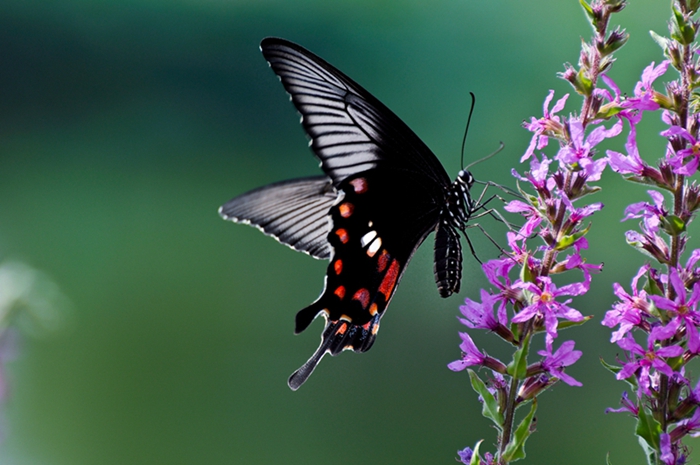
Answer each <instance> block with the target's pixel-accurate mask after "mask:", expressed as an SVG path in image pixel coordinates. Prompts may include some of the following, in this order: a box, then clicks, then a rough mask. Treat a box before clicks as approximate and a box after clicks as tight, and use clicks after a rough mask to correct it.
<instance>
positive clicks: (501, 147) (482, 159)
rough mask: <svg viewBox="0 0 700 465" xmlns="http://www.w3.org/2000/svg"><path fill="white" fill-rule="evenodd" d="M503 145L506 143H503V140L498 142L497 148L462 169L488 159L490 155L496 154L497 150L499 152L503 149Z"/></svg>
mask: <svg viewBox="0 0 700 465" xmlns="http://www.w3.org/2000/svg"><path fill="white" fill-rule="evenodd" d="M505 146H506V145H505V144H504V143H503V142H499V146H498V148H497V149H496V150H494V151H493V152H491V153H489V154H488V155H486V156H485V157H484V158H479V159H478V160H476V161H473V162H471V163H469V166H467V167H466V168H464V169H465V170H468V169H469V168H471V167H472V166H474V165H476V164H477V163H481V162H482V161H486V160H488V159H489V158H491V157H492V156H494V155H496V154H497V153H498V152H500V151H501V150H503V147H505ZM462 155H464V154H462Z"/></svg>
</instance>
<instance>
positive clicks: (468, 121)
mask: <svg viewBox="0 0 700 465" xmlns="http://www.w3.org/2000/svg"><path fill="white" fill-rule="evenodd" d="M469 95H471V96H472V107H471V108H470V109H469V117H468V118H467V127H465V128H464V137H462V158H461V159H460V161H459V166H460V167H463V166H464V146H465V145H466V143H467V133H468V132H469V124H470V123H471V121H472V114H473V113H474V104H475V103H476V97H475V96H474V92H469Z"/></svg>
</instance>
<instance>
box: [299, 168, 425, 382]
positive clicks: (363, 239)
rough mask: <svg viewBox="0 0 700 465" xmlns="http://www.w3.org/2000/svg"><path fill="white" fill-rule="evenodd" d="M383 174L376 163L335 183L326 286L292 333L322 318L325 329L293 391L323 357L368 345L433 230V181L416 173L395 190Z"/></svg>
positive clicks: (362, 348) (301, 313)
mask: <svg viewBox="0 0 700 465" xmlns="http://www.w3.org/2000/svg"><path fill="white" fill-rule="evenodd" d="M386 176H387V174H386V173H385V172H384V171H383V170H382V169H381V168H378V169H375V170H371V171H368V172H365V173H363V174H360V175H357V176H354V177H349V178H346V179H345V180H344V181H343V182H341V184H340V186H339V187H340V189H341V191H342V192H343V197H342V198H341V199H340V200H339V201H338V202H337V203H336V204H335V205H333V207H331V211H330V213H331V220H332V229H331V232H330V234H329V236H328V243H329V244H330V245H331V248H332V250H333V255H332V257H331V261H330V264H329V266H328V270H327V272H326V281H325V288H324V291H323V293H322V294H321V296H320V297H319V299H318V300H316V302H314V303H312V304H311V305H309V306H308V307H306V308H304V309H303V310H301V311H299V313H297V317H296V332H297V333H299V332H301V331H303V330H304V329H306V328H307V327H308V326H309V324H311V322H312V321H313V320H314V318H316V317H317V316H319V315H322V316H323V317H324V319H325V320H326V326H325V329H324V331H323V334H322V335H321V344H320V345H319V347H318V349H317V350H316V352H315V353H314V354H313V355H312V356H311V358H310V359H309V360H308V361H307V362H306V363H305V364H304V365H303V366H302V367H301V368H300V369H299V370H297V371H296V372H295V373H294V374H292V376H291V377H290V378H289V386H290V387H291V388H292V389H294V390H296V389H298V388H299V387H300V386H301V385H302V384H303V383H304V381H306V379H307V378H308V377H309V376H310V375H311V373H312V372H313V370H314V368H315V367H316V365H317V364H318V362H319V361H320V360H321V358H322V357H323V356H324V355H325V354H327V353H330V354H331V355H336V354H338V353H340V352H341V351H343V350H354V351H355V352H365V351H367V350H369V348H370V347H371V346H372V344H373V343H374V340H375V337H376V334H377V331H378V329H379V322H380V319H381V318H382V316H383V314H384V311H385V310H386V308H387V306H388V305H389V302H390V300H391V298H392V297H393V295H394V292H395V291H396V288H397V286H398V284H399V281H400V280H401V277H402V275H403V273H404V270H405V269H406V266H407V265H408V262H409V261H410V259H411V257H412V256H413V254H414V252H415V251H416V249H417V248H418V246H419V245H420V244H421V243H422V242H423V240H424V239H425V238H426V237H427V235H428V234H429V233H430V232H431V231H432V230H433V229H434V228H435V223H436V221H437V218H438V217H439V211H438V210H437V209H435V208H434V205H433V204H432V202H431V201H430V200H429V199H430V198H431V197H430V193H429V192H427V191H426V190H425V189H426V188H425V186H426V185H428V186H429V185H430V184H426V183H425V179H422V178H421V177H420V176H405V177H403V178H402V181H401V182H402V183H403V182H405V183H407V184H406V186H405V187H406V188H407V189H406V190H404V189H397V185H396V184H395V183H388V182H386ZM385 202H386V203H385ZM406 218H410V221H406Z"/></svg>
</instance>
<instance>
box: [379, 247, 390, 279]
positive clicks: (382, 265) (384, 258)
mask: <svg viewBox="0 0 700 465" xmlns="http://www.w3.org/2000/svg"><path fill="white" fill-rule="evenodd" d="M390 258H391V256H390V255H389V253H388V252H387V251H386V250H382V254H381V255H380V256H379V258H378V259H377V271H378V272H379V273H381V272H383V271H384V270H386V266H387V265H388V264H389V259H390Z"/></svg>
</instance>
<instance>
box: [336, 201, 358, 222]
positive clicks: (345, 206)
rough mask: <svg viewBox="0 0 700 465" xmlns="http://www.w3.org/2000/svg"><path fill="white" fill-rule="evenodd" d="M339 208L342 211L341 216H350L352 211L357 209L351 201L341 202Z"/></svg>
mask: <svg viewBox="0 0 700 465" xmlns="http://www.w3.org/2000/svg"><path fill="white" fill-rule="evenodd" d="M338 210H339V211H340V216H342V217H343V218H350V215H352V212H354V211H355V206H354V205H353V204H351V203H350V202H345V203H341V204H340V206H339V207H338Z"/></svg>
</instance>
